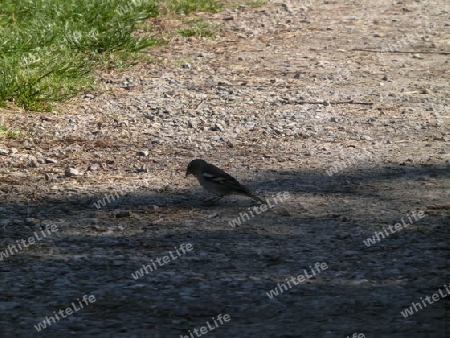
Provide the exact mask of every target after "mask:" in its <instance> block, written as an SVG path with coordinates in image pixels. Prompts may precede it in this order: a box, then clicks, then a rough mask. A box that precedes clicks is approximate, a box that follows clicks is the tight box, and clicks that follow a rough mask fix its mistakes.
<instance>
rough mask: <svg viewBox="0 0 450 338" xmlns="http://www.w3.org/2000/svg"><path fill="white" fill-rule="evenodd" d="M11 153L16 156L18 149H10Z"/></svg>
mask: <svg viewBox="0 0 450 338" xmlns="http://www.w3.org/2000/svg"><path fill="white" fill-rule="evenodd" d="M9 153H10V154H15V153H17V149H16V148H9Z"/></svg>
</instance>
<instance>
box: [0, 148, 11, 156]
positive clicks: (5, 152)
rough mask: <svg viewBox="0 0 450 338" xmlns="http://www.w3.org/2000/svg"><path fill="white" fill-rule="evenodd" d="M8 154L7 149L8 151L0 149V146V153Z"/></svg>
mask: <svg viewBox="0 0 450 338" xmlns="http://www.w3.org/2000/svg"><path fill="white" fill-rule="evenodd" d="M8 154H9V151H8V150H6V149H1V148H0V155H3V156H6V155H8Z"/></svg>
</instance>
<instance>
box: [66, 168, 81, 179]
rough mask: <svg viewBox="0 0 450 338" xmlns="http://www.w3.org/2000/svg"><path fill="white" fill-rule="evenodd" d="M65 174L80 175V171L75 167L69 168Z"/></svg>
mask: <svg viewBox="0 0 450 338" xmlns="http://www.w3.org/2000/svg"><path fill="white" fill-rule="evenodd" d="M64 174H65V175H66V177H72V176H78V175H80V172H79V171H78V170H77V169H75V168H67V169H66V171H65V172H64Z"/></svg>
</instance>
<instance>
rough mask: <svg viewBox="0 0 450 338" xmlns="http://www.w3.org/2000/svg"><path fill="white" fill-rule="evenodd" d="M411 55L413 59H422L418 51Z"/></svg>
mask: <svg viewBox="0 0 450 338" xmlns="http://www.w3.org/2000/svg"><path fill="white" fill-rule="evenodd" d="M412 57H413V59H418V60H422V59H423V56H422V55H420V54H419V53H415V54H413V55H412Z"/></svg>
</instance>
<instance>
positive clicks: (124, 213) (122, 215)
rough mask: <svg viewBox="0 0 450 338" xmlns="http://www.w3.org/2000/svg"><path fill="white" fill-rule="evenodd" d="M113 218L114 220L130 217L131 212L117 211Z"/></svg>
mask: <svg viewBox="0 0 450 338" xmlns="http://www.w3.org/2000/svg"><path fill="white" fill-rule="evenodd" d="M114 216H115V218H124V217H130V216H131V212H130V211H129V210H122V211H119V212H118V213H117V214H115V215H114Z"/></svg>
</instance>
